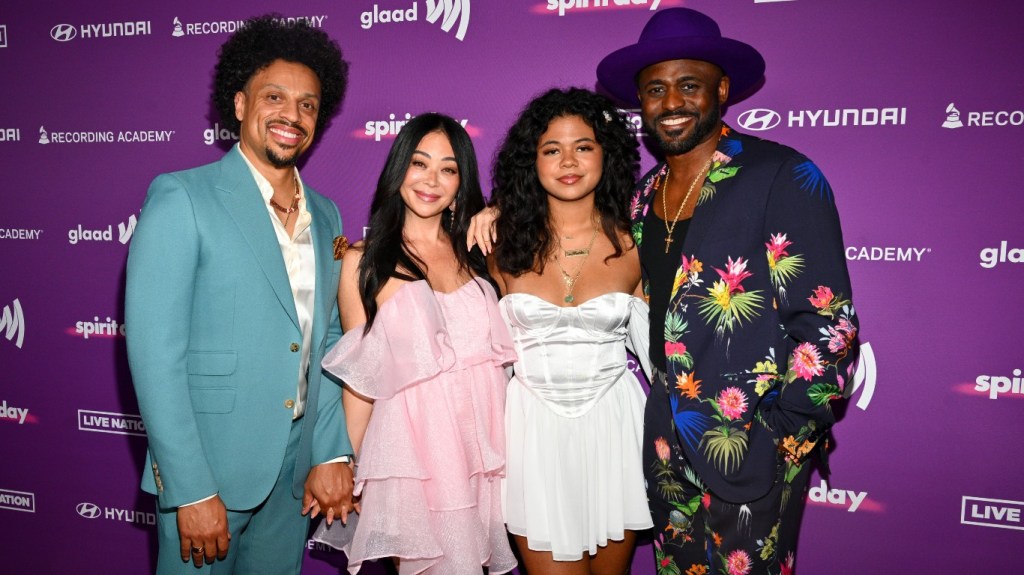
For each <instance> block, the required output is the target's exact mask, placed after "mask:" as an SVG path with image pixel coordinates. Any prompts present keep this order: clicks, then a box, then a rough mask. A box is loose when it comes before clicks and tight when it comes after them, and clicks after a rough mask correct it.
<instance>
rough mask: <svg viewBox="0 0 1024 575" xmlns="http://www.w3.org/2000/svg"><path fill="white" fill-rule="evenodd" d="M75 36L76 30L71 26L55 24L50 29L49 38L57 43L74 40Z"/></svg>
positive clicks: (76, 34)
mask: <svg viewBox="0 0 1024 575" xmlns="http://www.w3.org/2000/svg"><path fill="white" fill-rule="evenodd" d="M75 36H78V29H77V28H75V27H74V26H73V25H71V24H57V25H56V26H54V27H53V28H50V38H53V39H54V40H56V41H58V42H67V41H68V40H74V39H75Z"/></svg>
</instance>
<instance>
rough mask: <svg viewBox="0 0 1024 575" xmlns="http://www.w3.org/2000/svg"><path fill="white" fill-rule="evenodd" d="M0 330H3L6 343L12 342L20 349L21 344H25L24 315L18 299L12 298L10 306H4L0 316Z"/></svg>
mask: <svg viewBox="0 0 1024 575" xmlns="http://www.w3.org/2000/svg"><path fill="white" fill-rule="evenodd" d="M0 330H3V332H4V337H6V338H7V341H13V342H14V345H15V346H17V347H18V349H21V344H23V343H24V342H25V314H24V313H23V312H22V311H21V302H20V301H18V298H14V302H12V303H11V305H10V306H6V305H5V306H4V310H3V313H2V315H0Z"/></svg>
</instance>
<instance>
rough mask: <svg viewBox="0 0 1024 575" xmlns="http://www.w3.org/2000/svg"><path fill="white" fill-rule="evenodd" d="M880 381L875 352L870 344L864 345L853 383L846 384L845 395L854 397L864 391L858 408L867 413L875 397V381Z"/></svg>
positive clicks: (858, 402) (858, 401)
mask: <svg viewBox="0 0 1024 575" xmlns="http://www.w3.org/2000/svg"><path fill="white" fill-rule="evenodd" d="M877 379H878V367H877V365H876V364H875V352H874V351H873V350H872V349H871V344H870V343H866V342H865V343H862V344H861V346H860V359H859V360H858V361H857V369H855V370H854V372H853V383H852V384H851V383H850V382H847V383H846V388H845V389H844V395H845V396H846V397H847V398H850V397H853V394H855V393H857V391H858V390H861V389H863V391H861V393H860V397H858V398H857V407H859V408H860V409H861V410H863V411H867V409H868V405H870V404H871V398H873V397H874V396H875V381H876V380H877Z"/></svg>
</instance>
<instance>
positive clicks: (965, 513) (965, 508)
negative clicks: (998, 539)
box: [960, 495, 1024, 530]
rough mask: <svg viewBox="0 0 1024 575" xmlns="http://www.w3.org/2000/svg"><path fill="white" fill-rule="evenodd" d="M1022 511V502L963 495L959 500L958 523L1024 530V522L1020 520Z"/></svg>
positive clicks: (1023, 502) (1023, 505)
mask: <svg viewBox="0 0 1024 575" xmlns="http://www.w3.org/2000/svg"><path fill="white" fill-rule="evenodd" d="M1022 509H1024V501H1010V500H1008V499H986V498H984V497H971V496H970V495H964V496H963V498H962V499H961V500H960V523H962V524H964V525H980V526H982V527H1001V528H1003V529H1021V530H1024V521H1022V520H1021V515H1022V513H1021V510H1022Z"/></svg>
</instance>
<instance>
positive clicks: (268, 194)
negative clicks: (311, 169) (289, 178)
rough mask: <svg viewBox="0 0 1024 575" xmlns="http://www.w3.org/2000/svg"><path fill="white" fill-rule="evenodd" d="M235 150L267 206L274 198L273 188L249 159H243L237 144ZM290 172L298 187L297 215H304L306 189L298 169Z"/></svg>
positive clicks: (243, 155)
mask: <svg viewBox="0 0 1024 575" xmlns="http://www.w3.org/2000/svg"><path fill="white" fill-rule="evenodd" d="M235 150H237V151H238V155H239V156H242V160H243V161H245V165H246V166H248V167H249V172H250V173H251V174H252V177H253V179H254V180H256V187H258V188H259V189H260V194H261V195H262V196H263V201H264V202H266V203H267V204H268V205H269V204H270V198H272V197H274V186H272V185H270V180H268V179H267V178H266V177H264V176H263V174H261V173H260V171H259V170H257V169H256V166H254V165H253V164H252V162H250V161H249V158H247V157H245V154H243V153H242V148H241V146H239V145H238V144H235ZM292 172H293V173H294V174H295V181H296V182H297V183H298V185H299V214H300V215H302V214H306V213H307V212H308V210H306V193H305V192H306V188H305V186H304V185H303V184H302V178H300V177H299V170H298V168H294V167H293V168H292Z"/></svg>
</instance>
